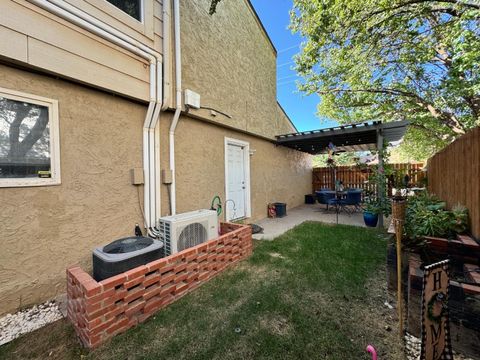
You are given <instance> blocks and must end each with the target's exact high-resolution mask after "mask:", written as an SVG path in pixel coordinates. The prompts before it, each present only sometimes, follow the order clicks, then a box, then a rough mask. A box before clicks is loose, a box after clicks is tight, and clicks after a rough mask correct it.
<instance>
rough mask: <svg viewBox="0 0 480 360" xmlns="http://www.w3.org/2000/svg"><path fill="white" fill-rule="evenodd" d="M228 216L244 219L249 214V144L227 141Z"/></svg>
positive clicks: (228, 217)
mask: <svg viewBox="0 0 480 360" xmlns="http://www.w3.org/2000/svg"><path fill="white" fill-rule="evenodd" d="M225 152H226V154H225V155H226V164H225V165H226V179H225V181H226V197H227V198H226V200H225V201H226V203H225V207H226V210H225V211H226V218H227V220H236V219H242V218H245V217H248V216H249V214H248V213H249V211H248V208H249V196H248V193H249V179H248V166H249V164H248V159H249V153H248V152H249V149H248V144H244V143H243V142H239V141H235V140H231V141H228V140H227V141H226V151H225Z"/></svg>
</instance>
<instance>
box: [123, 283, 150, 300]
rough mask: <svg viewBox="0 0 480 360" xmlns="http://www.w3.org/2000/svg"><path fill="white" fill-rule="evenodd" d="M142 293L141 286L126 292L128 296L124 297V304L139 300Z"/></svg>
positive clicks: (142, 288) (143, 289)
mask: <svg viewBox="0 0 480 360" xmlns="http://www.w3.org/2000/svg"><path fill="white" fill-rule="evenodd" d="M144 292H145V288H144V287H142V286H140V287H138V288H135V289H132V290H131V291H129V292H128V295H125V297H124V298H123V301H125V302H126V303H129V302H132V301H133V300H135V299H138V298H141V297H142V295H143V293H144Z"/></svg>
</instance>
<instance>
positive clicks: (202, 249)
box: [196, 243, 208, 254]
mask: <svg viewBox="0 0 480 360" xmlns="http://www.w3.org/2000/svg"><path fill="white" fill-rule="evenodd" d="M196 249H197V253H198V254H200V253H202V252H205V251H206V250H207V249H208V244H207V243H202V244H200V245H197V246H196Z"/></svg>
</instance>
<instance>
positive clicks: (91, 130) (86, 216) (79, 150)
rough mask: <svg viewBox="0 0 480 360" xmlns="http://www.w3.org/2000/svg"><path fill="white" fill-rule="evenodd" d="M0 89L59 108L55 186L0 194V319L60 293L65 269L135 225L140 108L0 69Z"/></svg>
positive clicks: (85, 259)
mask: <svg viewBox="0 0 480 360" xmlns="http://www.w3.org/2000/svg"><path fill="white" fill-rule="evenodd" d="M0 87H5V88H10V89H14V90H17V91H24V92H27V93H31V94H35V95H40V96H43V97H48V98H52V99H58V101H59V113H60V114H59V123H60V143H61V145H60V151H61V176H62V184H61V185H59V186H49V187H30V188H24V187H23V188H0V204H1V209H0V234H1V247H2V251H0V315H1V314H4V313H5V312H8V311H12V310H14V309H16V308H17V307H19V306H26V305H29V304H32V303H35V302H39V301H43V300H46V299H48V298H52V297H53V296H55V295H56V294H57V293H62V292H64V288H65V268H66V267H67V266H69V265H72V264H75V263H80V264H81V265H82V267H84V268H86V269H89V268H90V267H91V250H92V248H93V247H94V246H96V245H99V244H102V243H107V242H110V241H112V240H114V239H116V238H119V237H123V236H127V235H130V234H132V233H133V229H134V225H135V223H136V222H138V223H141V215H140V211H139V206H138V200H137V192H136V188H135V187H134V186H133V185H130V174H129V169H131V168H133V167H141V166H142V125H143V119H144V116H145V111H146V107H145V106H144V105H141V104H136V103H133V102H130V101H127V100H124V99H121V98H119V97H114V96H111V95H108V94H105V93H102V92H98V91H95V90H92V89H88V88H85V87H83V86H79V85H75V84H72V83H68V82H65V81H62V80H57V79H54V78H52V77H47V76H42V75H38V74H33V73H30V72H26V71H22V70H17V69H13V68H9V67H7V66H3V65H0Z"/></svg>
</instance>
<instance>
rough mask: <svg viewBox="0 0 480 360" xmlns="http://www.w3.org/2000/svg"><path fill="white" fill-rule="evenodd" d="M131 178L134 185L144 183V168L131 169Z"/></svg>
mask: <svg viewBox="0 0 480 360" xmlns="http://www.w3.org/2000/svg"><path fill="white" fill-rule="evenodd" d="M130 179H131V181H132V185H142V184H143V183H144V179H143V169H141V168H135V169H130Z"/></svg>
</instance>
